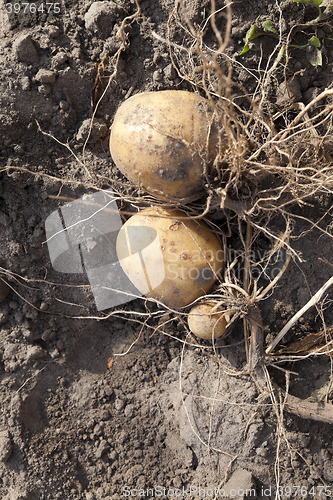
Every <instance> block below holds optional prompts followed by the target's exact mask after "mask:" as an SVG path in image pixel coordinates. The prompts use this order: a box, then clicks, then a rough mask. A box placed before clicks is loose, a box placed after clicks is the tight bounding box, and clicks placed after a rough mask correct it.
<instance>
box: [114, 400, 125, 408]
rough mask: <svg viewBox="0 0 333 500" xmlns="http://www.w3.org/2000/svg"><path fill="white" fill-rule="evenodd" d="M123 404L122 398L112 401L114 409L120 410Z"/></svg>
mask: <svg viewBox="0 0 333 500" xmlns="http://www.w3.org/2000/svg"><path fill="white" fill-rule="evenodd" d="M124 406H125V401H123V400H122V399H119V398H117V399H116V400H115V402H114V407H115V409H116V410H118V411H121V410H122V409H123V408H124Z"/></svg>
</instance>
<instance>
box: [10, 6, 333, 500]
mask: <svg viewBox="0 0 333 500" xmlns="http://www.w3.org/2000/svg"><path fill="white" fill-rule="evenodd" d="M96 3H98V4H103V5H102V11H103V13H102V15H101V17H98V16H97V15H96V14H94V13H92V11H91V10H89V8H90V7H91V5H92V4H93V2H92V1H91V0H78V1H72V0H62V1H61V2H60V3H59V4H55V3H54V4H50V5H51V9H50V13H49V14H47V13H46V12H44V13H43V12H41V11H39V12H38V11H37V13H34V12H30V10H29V12H26V13H24V12H23V5H24V4H23V3H15V4H14V2H12V3H7V4H6V5H7V10H10V9H11V8H13V10H14V6H15V5H16V6H17V5H21V10H20V12H19V13H17V14H16V13H15V12H13V13H10V14H8V15H7V14H6V13H5V11H4V9H5V7H4V6H3V5H2V6H1V9H2V11H1V13H0V16H2V19H1V17H0V31H1V40H0V74H1V78H0V130H1V134H0V147H1V150H0V176H1V177H0V266H1V267H0V273H1V274H0V276H1V277H2V278H3V279H4V280H5V281H6V282H7V283H8V285H9V286H10V293H9V295H8V296H7V297H6V298H5V299H4V300H3V301H2V302H1V303H0V407H1V413H0V459H1V463H0V498H1V499H6V500H17V499H27V500H28V499H29V500H37V499H38V500H42V499H44V500H46V499H50V500H51V499H52V500H53V499H61V500H79V499H84V500H102V499H103V500H111V499H120V498H123V497H126V496H127V497H129V498H132V497H134V496H135V495H136V496H140V497H142V498H152V497H160V498H176V496H178V497H180V498H183V497H184V498H187V497H192V498H204V494H205V495H206V498H209V497H211V498H214V495H216V492H215V493H214V488H217V489H219V488H220V489H222V488H223V489H224V490H225V491H226V495H227V494H228V495H229V498H239V499H245V498H252V497H253V496H254V494H253V491H254V490H255V492H256V498H261V499H268V498H272V499H273V498H275V497H276V496H275V495H276V488H277V481H279V485H280V490H279V492H280V493H283V498H286V497H288V496H295V497H297V498H308V499H319V498H329V497H330V496H333V489H332V493H330V490H329V486H330V485H333V446H332V426H331V425H330V424H328V423H322V422H315V421H313V420H310V419H302V418H300V417H297V416H295V415H292V414H290V413H287V412H285V413H284V421H283V426H284V427H283V428H284V431H285V432H284V434H283V435H278V434H277V432H276V429H277V417H276V413H275V411H274V409H272V407H271V405H270V404H261V400H260V395H259V393H258V391H257V388H256V385H255V383H254V382H253V380H252V379H251V377H249V376H248V375H246V374H243V375H241V376H232V375H230V374H228V373H227V372H223V370H222V371H221V370H220V369H219V366H218V364H217V363H216V362H215V361H214V358H213V357H211V356H210V354H211V352H212V350H211V345H210V344H209V342H202V345H204V346H205V348H206V350H202V349H200V348H199V347H198V346H196V345H194V343H193V341H192V340H188V339H187V343H186V344H185V345H184V340H185V339H186V338H187V334H186V329H185V325H184V323H183V322H182V321H181V320H180V318H179V316H177V315H173V314H172V313H169V312H166V313H165V315H164V316H162V315H160V316H159V319H158V315H157V316H156V318H157V319H155V317H154V316H152V317H151V318H149V321H147V323H146V322H145V320H146V317H145V316H144V314H145V313H147V307H149V308H150V309H151V310H152V311H155V312H156V311H160V312H161V313H162V314H163V309H158V308H157V306H155V305H149V304H145V302H144V300H143V299H137V300H135V301H133V302H131V303H129V304H126V305H124V306H121V307H118V308H115V309H114V310H106V311H102V312H98V311H97V310H96V305H95V302H94V297H93V295H92V293H91V290H90V287H89V283H88V280H87V278H86V277H85V276H84V275H83V274H66V273H65V274H64V273H59V272H57V271H56V270H55V269H53V268H52V265H51V263H50V258H49V254H48V250H47V245H46V244H45V231H44V224H45V220H46V218H47V217H48V216H49V215H50V214H51V213H52V212H53V211H54V210H56V209H57V208H58V207H61V206H63V205H64V204H65V203H66V202H68V201H71V200H76V199H79V198H80V197H82V196H83V195H84V194H86V193H91V192H92V191H93V189H92V187H94V188H96V187H98V186H97V184H96V183H95V179H96V176H97V177H98V178H99V179H100V187H101V188H103V187H106V186H114V187H115V188H117V189H122V193H123V194H124V195H125V194H127V193H129V192H133V190H132V188H130V187H127V186H126V185H125V186H122V187H121V188H120V187H119V185H120V184H119V183H121V182H124V178H123V176H122V175H121V174H120V172H119V171H118V170H117V168H116V166H115V165H114V164H113V162H112V159H111V157H110V153H109V149H108V134H109V127H110V126H111V124H112V120H113V117H114V114H115V112H116V110H117V108H118V107H119V105H120V104H121V103H122V102H123V101H124V99H126V98H128V97H129V96H130V95H133V94H135V93H138V92H144V91H156V90H162V89H181V90H184V89H185V90H190V91H197V90H198V89H197V88H194V86H193V85H191V83H190V82H189V81H186V80H184V79H183V78H182V74H183V72H186V71H187V70H188V68H189V66H188V67H186V57H185V58H184V54H182V51H181V50H180V49H179V46H180V45H183V44H187V43H188V41H189V37H188V35H187V34H186V33H185V32H184V29H183V28H182V27H181V25H178V24H177V23H176V22H174V24H171V25H170V24H168V19H169V15H170V11H171V9H173V7H174V0H161V1H158V0H149V1H145V0H143V1H141V2H140V4H139V5H140V8H141V13H140V14H139V15H138V16H137V17H136V18H135V17H133V18H132V19H130V20H129V22H128V23H127V25H126V26H127V27H125V31H124V32H123V34H124V36H125V38H126V43H127V48H126V50H124V51H122V52H121V54H120V59H119V63H118V66H117V74H116V76H115V78H114V79H113V80H112V83H111V85H110V87H109V89H108V90H107V92H106V94H105V96H104V97H103V99H102V101H101V102H100V104H99V107H98V109H97V113H96V118H97V119H98V120H97V122H96V123H98V124H99V125H98V126H96V127H94V128H93V130H92V134H91V136H90V139H89V141H88V144H87V147H86V149H85V161H86V167H87V168H85V167H84V166H82V164H80V163H79V162H78V161H77V159H76V158H75V157H74V156H73V155H72V154H71V152H70V150H69V149H68V148H66V147H65V144H68V145H69V147H70V148H71V149H72V151H73V152H75V154H76V155H77V156H78V157H79V158H80V159H82V158H83V145H84V141H85V139H86V137H87V134H88V131H89V125H87V122H85V120H87V119H89V114H90V111H91V100H92V96H93V99H94V101H95V102H96V101H97V100H98V98H99V97H100V96H101V93H102V90H103V88H102V87H99V88H98V87H97V88H96V86H95V81H96V70H97V67H96V65H97V64H98V63H101V61H104V63H105V69H104V71H105V74H106V75H107V77H108V75H109V74H110V73H112V68H111V66H110V65H109V64H110V60H111V59H112V57H113V56H114V55H115V54H116V53H117V50H118V49H119V48H120V47H121V43H122V41H121V39H119V36H118V37H117V32H118V30H119V27H120V26H121V23H122V22H123V20H124V18H125V17H126V16H134V14H135V12H136V10H137V5H138V4H137V3H135V2H134V1H132V0H131V1H124V0H123V1H121V2H119V5H116V4H115V3H113V2H111V1H110V2H96ZM327 3H328V2H327ZM40 4H41V2H40V1H38V3H37V2H36V5H37V6H40ZM184 4H185V6H186V8H187V13H188V19H189V20H190V21H191V22H192V23H196V24H197V25H203V24H204V23H205V21H206V20H207V18H208V16H209V14H210V1H208V0H184ZM324 4H325V5H326V2H324ZM29 5H30V4H29ZM31 5H32V4H31ZM10 6H11V7H10ZM56 6H58V7H59V9H60V12H57V8H56ZM222 7H224V2H223V1H220V0H216V10H219V9H221V8H222ZM29 9H30V7H29ZM88 11H89V13H88ZM223 12H224V11H221V12H220V14H219V15H218V16H217V27H218V29H219V30H220V31H221V33H224V31H225V28H226V20H225V17H224V16H223ZM87 13H88V15H86V14H87ZM317 14H318V11H317V9H316V8H314V7H312V6H311V5H308V4H302V3H294V2H292V0H284V1H282V2H276V3H275V2H271V1H269V0H252V1H251V2H243V1H241V2H235V4H234V5H233V6H232V29H231V38H230V42H229V44H228V47H227V48H226V54H227V55H228V56H229V58H232V60H233V63H232V66H233V81H234V84H235V88H236V85H242V86H243V87H244V88H246V91H247V92H248V93H249V95H251V94H252V93H254V92H255V89H256V85H257V79H258V78H259V77H260V76H261V74H262V72H264V70H265V64H266V63H267V61H268V60H269V56H270V54H271V53H272V51H273V50H274V47H275V46H276V43H277V40H276V38H274V36H271V34H266V35H263V36H260V37H258V38H257V39H256V41H255V42H254V43H253V45H252V44H251V50H250V51H249V52H248V53H247V54H246V55H245V56H243V57H239V56H238V54H239V53H240V52H241V50H242V48H243V47H244V38H245V35H246V33H247V31H248V29H249V28H250V27H251V26H252V25H253V23H254V22H255V21H256V19H257V18H258V16H262V18H261V20H260V22H262V21H264V20H271V21H272V23H273V25H274V26H276V27H279V26H280V28H279V29H280V30H281V33H282V35H283V36H286V35H287V34H288V33H289V32H290V29H291V28H292V27H293V26H295V24H302V23H308V25H307V26H306V27H303V28H302V29H301V30H299V32H297V35H296V39H295V40H294V43H295V44H298V45H301V44H306V43H307V40H308V39H309V38H310V37H311V36H313V35H316V36H317V38H318V39H319V40H320V42H321V52H322V65H318V66H317V67H316V66H313V65H312V64H311V60H312V58H313V55H314V52H315V50H316V49H315V47H313V46H310V47H307V48H303V49H294V50H293V51H290V54H289V56H290V58H289V60H288V65H287V69H286V71H284V67H283V61H282V62H281V65H280V66H281V68H280V69H279V70H278V71H276V72H275V73H274V78H272V81H271V82H270V87H269V92H268V94H267V95H268V101H267V103H266V104H267V106H266V108H267V109H271V110H272V111H273V112H277V111H278V110H280V109H281V107H283V106H286V105H288V99H289V97H286V92H283V82H284V81H285V78H286V77H287V78H288V79H290V77H295V78H297V81H298V87H297V92H298V95H297V100H298V101H301V102H303V103H304V104H305V105H306V104H308V103H309V102H310V101H311V100H312V99H313V98H314V97H315V96H317V95H318V94H319V93H320V92H321V91H323V90H324V89H325V88H328V87H329V86H330V85H331V82H332V76H333V41H332V40H333V36H332V30H333V25H331V23H330V20H327V21H325V22H322V23H319V24H318V23H317V24H311V22H312V21H313V20H315V19H316V17H317ZM179 19H180V21H182V22H183V23H184V24H185V22H186V19H185V18H184V17H182V15H180V17H179ZM258 22H259V21H258ZM168 28H169V30H170V33H169V34H170V35H171V36H172V41H173V43H174V44H176V45H174V54H175V56H176V57H175V61H176V62H177V63H178V64H179V67H178V69H179V71H178V72H177V71H176V69H175V68H174V67H173V65H172V61H171V58H170V53H169V47H168V43H167V42H166V40H167V38H168ZM28 35H29V36H28ZM205 36H206V40H207V44H209V41H210V40H212V39H213V34H212V29H211V27H210V25H209V22H208V23H207V34H206V35H205ZM105 54H108V56H109V62H107V61H106V59H105V58H104V55H105ZM175 61H174V62H175ZM99 71H100V72H102V71H103V67H102V65H101V64H100V65H99ZM103 81H104V82H107V81H108V80H107V78H105V79H104V80H103ZM94 88H95V92H94V93H93V94H92V91H93V89H94ZM238 104H239V105H240V106H242V105H243V104H244V105H246V100H245V99H244V100H243V101H242V99H241V98H239V100H238ZM41 130H43V131H44V132H47V133H48V134H50V135H45V134H43V133H42V132H41ZM51 135H52V136H53V137H51ZM54 138H56V139H57V140H55V139H54ZM59 141H60V142H59ZM61 143H63V144H61ZM45 174H47V175H45ZM106 180H107V181H106ZM125 182H126V181H125ZM134 194H135V195H136V196H137V195H138V194H140V193H135V192H134ZM59 197H60V198H59ZM331 205H332V202H331V200H330V198H329V196H326V197H322V198H321V199H320V200H311V203H309V204H308V205H305V206H304V205H303V206H297V207H296V208H295V214H296V215H297V216H300V218H298V219H296V220H297V223H296V226H295V233H294V234H295V235H299V236H300V237H299V238H297V239H294V240H292V243H291V245H292V247H293V248H294V249H295V250H296V251H298V252H301V254H302V259H303V261H302V262H292V263H291V264H290V265H289V267H288V269H287V271H286V272H285V274H284V275H283V278H282V279H281V280H280V281H279V283H278V286H277V287H276V288H275V289H274V291H273V292H272V293H271V295H270V297H268V298H267V299H266V300H264V301H263V302H262V303H261V304H260V308H261V313H262V318H263V323H264V326H265V330H264V332H265V335H266V336H267V339H266V341H267V343H269V342H270V341H271V339H272V338H274V336H275V335H276V334H277V333H278V332H279V331H280V330H281V328H282V327H283V325H284V324H285V323H286V322H287V321H288V319H289V318H290V317H291V316H292V315H293V314H294V313H295V312H296V311H297V310H299V309H300V308H301V307H303V305H304V304H305V303H306V302H307V301H308V300H309V298H310V293H311V294H314V293H315V292H316V291H317V290H318V289H319V288H320V287H321V286H322V285H323V284H324V283H325V281H327V279H328V278H329V277H330V276H331V273H332V271H331V267H330V265H329V264H327V263H325V262H323V261H322V260H320V259H321V258H326V259H327V260H328V261H332V257H331V256H332V253H333V252H332V251H333V240H332V238H331V237H330V235H329V234H324V233H323V232H322V231H320V230H319V229H315V230H312V231H311V232H307V231H309V230H310V229H312V228H311V224H309V223H308V222H306V221H305V220H303V219H302V218H301V217H306V218H308V219H310V220H319V219H321V218H322V219H321V221H320V227H321V228H326V227H327V226H329V225H330V223H331V216H330V211H329V209H330V206H331ZM325 213H326V215H325ZM324 215H325V217H324ZM220 216H221V213H220V212H217V211H215V212H212V213H211V214H208V218H210V217H211V219H212V220H214V222H215V223H216V224H220V226H221V227H224V226H223V225H224V224H225V220H224V219H223V220H220ZM302 234H304V236H302V237H301V235H302ZM238 236H239V235H237V233H236V232H235V233H234V234H233V237H232V238H233V239H232V240H231V241H232V244H234V242H235V241H236V240H237V238H238ZM265 245H266V246H267V245H269V241H268V240H266V239H265V237H264V236H262V237H261V239H259V240H258V242H257V246H256V247H255V249H254V251H255V252H258V255H257V256H256V257H255V258H256V259H259V258H260V252H264V251H265V248H267V247H265ZM280 264H281V263H280ZM267 283H268V281H267V280H266V281H265V278H263V279H262V285H263V286H265V285H267ZM0 286H1V287H2V285H1V282H0ZM2 295H3V297H4V295H6V293H5V290H3V289H2V288H1V290H0V298H3V297H2ZM331 299H332V293H331V292H330V291H328V292H327V296H326V303H325V305H326V309H325V310H324V317H325V321H326V324H327V325H331V324H332V323H333V313H332V310H331V309H330V300H331ZM120 309H121V311H122V312H117V311H118V310H120ZM110 312H113V313H114V314H113V315H110V316H108V314H109V313H110ZM133 312H136V313H137V315H134V314H133ZM106 316H108V317H106ZM159 323H160V324H162V323H164V326H160V327H158V324H159ZM321 329H322V319H321V318H320V316H319V314H318V310H316V308H312V309H310V310H309V312H307V313H306V314H305V315H304V317H303V318H302V319H301V320H300V321H299V322H298V323H297V324H296V325H295V326H294V327H293V328H292V330H291V331H290V332H289V333H288V335H287V336H286V337H285V339H284V340H283V344H284V345H286V344H288V343H290V342H293V341H294V340H295V339H297V338H302V336H304V335H305V334H307V333H312V332H318V331H320V330H321ZM138 337H140V338H139V340H138V341H137V342H136V343H135V344H134V345H133V346H132V343H133V342H134V341H135V340H136V339H137V338H138ZM131 346H132V347H131ZM130 347H131V348H130ZM122 353H123V354H124V355H123V356H117V354H118V355H119V354H122ZM218 355H219V356H220V357H221V359H223V363H224V365H225V366H227V367H229V369H239V370H241V369H242V368H243V367H244V365H245V349H244V341H243V327H242V321H239V322H237V323H236V324H235V326H234V328H233V331H232V333H231V334H230V336H229V337H227V339H226V340H223V341H222V343H221V346H220V348H219V351H218ZM111 358H112V360H113V361H111ZM283 367H284V368H285V369H288V370H291V371H292V372H294V373H297V374H294V375H291V381H290V392H291V393H292V394H294V395H297V396H298V397H300V398H302V399H305V398H307V397H309V396H310V394H311V393H312V392H313V391H314V390H315V389H318V388H320V387H322V386H323V385H324V384H325V383H326V382H327V381H328V380H329V379H330V375H331V365H330V360H329V358H323V357H319V358H315V359H312V358H309V359H306V360H303V361H300V362H297V363H296V362H292V363H291V362H290V363H285V364H284V365H283ZM180 369H181V377H179V370H180ZM272 376H274V377H275V379H276V380H277V382H278V383H280V384H281V385H283V383H284V378H283V377H284V375H283V373H282V372H281V374H280V375H279V372H278V371H277V370H276V373H273V372H272ZM180 379H181V381H182V391H183V392H182V393H181V391H180V384H179V380H180ZM281 428H282V427H280V429H281ZM199 487H201V490H199ZM289 487H290V488H291V490H289V489H288V488H289ZM297 487H299V489H297ZM301 487H303V489H302V490H301ZM164 488H165V489H164ZM325 488H326V489H325ZM281 489H282V490H281ZM204 490H205V491H204ZM246 490H247V493H246ZM220 497H221V494H220V495H219V493H217V496H216V498H220Z"/></svg>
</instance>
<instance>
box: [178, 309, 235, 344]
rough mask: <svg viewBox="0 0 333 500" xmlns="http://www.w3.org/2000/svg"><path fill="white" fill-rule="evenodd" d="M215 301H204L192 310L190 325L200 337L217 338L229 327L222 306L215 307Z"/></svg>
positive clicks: (189, 316) (189, 317)
mask: <svg viewBox="0 0 333 500" xmlns="http://www.w3.org/2000/svg"><path fill="white" fill-rule="evenodd" d="M215 306H216V304H215V303H214V302H202V303H201V304H197V305H195V306H194V307H192V309H191V310H190V313H189V315H188V319H187V321H188V326H189V328H190V330H191V332H192V333H194V335H196V336H197V337H199V338H200V339H212V338H213V335H214V338H215V339H217V338H218V337H221V336H222V335H223V334H224V332H225V330H226V327H227V324H228V321H227V319H226V317H225V313H224V312H223V311H221V308H216V309H214V307H215Z"/></svg>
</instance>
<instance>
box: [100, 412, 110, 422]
mask: <svg viewBox="0 0 333 500" xmlns="http://www.w3.org/2000/svg"><path fill="white" fill-rule="evenodd" d="M110 417H111V415H110V412H109V411H108V410H103V411H102V413H101V416H100V419H101V420H102V421H106V420H110Z"/></svg>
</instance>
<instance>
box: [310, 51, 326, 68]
mask: <svg viewBox="0 0 333 500" xmlns="http://www.w3.org/2000/svg"><path fill="white" fill-rule="evenodd" d="M309 63H310V64H311V66H314V67H315V68H317V66H322V65H323V56H322V53H321V50H319V49H316V51H315V53H314V54H313V55H312V56H310V58H309Z"/></svg>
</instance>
